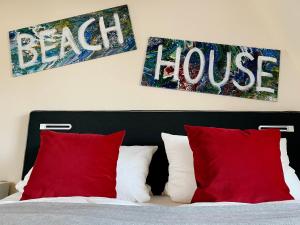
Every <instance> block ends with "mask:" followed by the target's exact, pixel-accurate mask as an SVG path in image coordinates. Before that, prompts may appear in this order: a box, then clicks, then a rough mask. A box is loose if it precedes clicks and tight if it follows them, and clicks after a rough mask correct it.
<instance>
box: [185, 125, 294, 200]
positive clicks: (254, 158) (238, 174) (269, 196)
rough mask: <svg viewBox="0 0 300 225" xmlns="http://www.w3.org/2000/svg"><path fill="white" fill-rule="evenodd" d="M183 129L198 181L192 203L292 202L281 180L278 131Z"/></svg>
mask: <svg viewBox="0 0 300 225" xmlns="http://www.w3.org/2000/svg"><path fill="white" fill-rule="evenodd" d="M185 129H186V131H187V135H188V138H189V143H190V146H191V149H192V151H193V155H194V169H195V177H196V181H197V189H196V191H195V193H194V196H193V199H192V202H221V201H226V202H246V203H258V202H266V201H280V200H290V199H293V197H292V196H291V195H290V194H289V188H288V186H287V185H286V183H285V181H284V177H283V171H282V165H281V161H280V148H279V143H280V131H279V130H275V129H272V130H237V129H223V128H211V127H200V126H188V125H186V126H185Z"/></svg>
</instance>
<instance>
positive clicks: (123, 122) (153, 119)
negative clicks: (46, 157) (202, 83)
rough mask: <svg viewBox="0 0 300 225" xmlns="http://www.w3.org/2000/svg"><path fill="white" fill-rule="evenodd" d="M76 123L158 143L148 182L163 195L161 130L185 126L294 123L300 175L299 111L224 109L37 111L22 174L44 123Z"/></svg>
mask: <svg viewBox="0 0 300 225" xmlns="http://www.w3.org/2000/svg"><path fill="white" fill-rule="evenodd" d="M44 123H63V124H66V123H67V124H72V129H71V130H70V131H63V132H79V133H100V134H108V133H111V132H115V131H118V130H122V129H125V130H126V136H125V139H124V142H123V145H158V146H159V149H158V151H157V152H156V153H155V155H154V157H153V160H152V162H151V165H150V171H149V176H148V178H147V183H148V184H149V185H150V186H151V187H152V192H153V193H154V194H160V193H161V192H162V191H163V189H164V185H165V183H166V181H167V179H168V161H167V158H166V154H165V150H164V146H163V142H162V139H161V132H168V133H171V134H181V135H182V134H185V132H184V128H183V125H184V124H191V125H203V126H214V127H225V128H239V129H249V128H254V129H257V128H258V126H259V125H293V126H294V128H295V131H294V132H291V133H288V132H282V133H281V134H282V137H286V138H287V140H288V154H289V157H290V161H291V166H292V167H293V168H294V169H295V170H296V173H297V175H298V176H299V175H300V113H299V112H221V111H33V112H31V113H30V120H29V127H28V138H27V146H26V152H25V160H24V167H23V173H22V177H24V176H25V175H26V173H27V172H28V171H29V170H30V168H31V167H32V166H33V164H34V162H35V159H36V156H37V153H38V148H39V141H40V138H39V132H40V124H44Z"/></svg>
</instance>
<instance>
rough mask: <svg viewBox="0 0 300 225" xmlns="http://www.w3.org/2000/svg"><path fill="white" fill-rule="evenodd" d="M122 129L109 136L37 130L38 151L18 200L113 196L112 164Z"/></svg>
mask: <svg viewBox="0 0 300 225" xmlns="http://www.w3.org/2000/svg"><path fill="white" fill-rule="evenodd" d="M124 135H125V131H120V132H117V133H114V134H110V135H98V134H75V133H57V132H53V131H41V134H40V138H41V142H40V149H39V153H38V156H37V159H36V162H35V165H34V168H33V171H32V174H31V176H30V179H29V181H28V184H27V186H26V187H25V189H24V193H23V195H22V198H21V200H26V199H33V198H42V197H67V196H98V197H109V198H115V197H116V189H115V187H116V166H117V160H118V155H119V148H120V145H121V144H122V141H123V137H124Z"/></svg>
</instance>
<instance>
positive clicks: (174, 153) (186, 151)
mask: <svg viewBox="0 0 300 225" xmlns="http://www.w3.org/2000/svg"><path fill="white" fill-rule="evenodd" d="M161 136H162V139H163V142H164V145H165V149H166V154H167V158H168V161H169V179H168V182H167V183H166V186H165V191H164V192H165V193H166V194H167V195H168V196H170V198H171V199H172V200H173V201H175V202H180V203H190V202H191V200H192V197H193V195H194V192H195V190H196V188H197V185H196V180H195V173H194V162H193V152H192V150H191V147H190V145H189V140H188V138H187V136H181V135H172V134H167V133H162V134H161ZM280 152H281V163H282V168H283V174H284V180H285V182H286V184H287V185H288V187H289V189H290V194H291V195H292V196H293V198H294V199H295V200H300V181H299V179H298V177H297V175H296V174H295V170H294V169H293V168H291V167H290V166H289V163H290V160H289V157H288V154H287V140H286V138H281V139H280Z"/></svg>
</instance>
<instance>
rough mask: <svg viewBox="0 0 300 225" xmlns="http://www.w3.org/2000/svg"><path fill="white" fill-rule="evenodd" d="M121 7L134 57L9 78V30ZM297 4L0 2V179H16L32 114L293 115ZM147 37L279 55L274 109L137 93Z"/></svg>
mask: <svg viewBox="0 0 300 225" xmlns="http://www.w3.org/2000/svg"><path fill="white" fill-rule="evenodd" d="M121 4H128V5H129V10H130V14H131V19H132V24H133V29H134V33H135V37H136V41H137V47H138V50H137V51H132V52H129V53H125V54H120V55H115V56H110V57H106V58H100V59H96V60H91V61H88V62H84V63H79V64H75V65H71V66H65V67H61V68H57V69H51V70H48V71H44V72H40V73H36V74H32V75H28V76H24V77H19V78H13V77H12V75H11V66H10V55H9V42H8V31H10V30H13V29H17V28H21V27H26V26H30V25H36V24H39V23H44V22H50V21H53V20H57V19H62V18H67V17H70V16H75V15H80V14H84V13H89V12H93V11H97V10H101V9H105V8H110V7H113V6H118V5H121ZM299 9H300V1H298V0H252V1H246V0H244V1H243V0H151V1H149V0H114V1H111V0H64V1H62V0H51V1H41V0H26V1H17V0H0V15H1V21H0V34H1V38H0V49H1V55H0V59H1V66H0V71H1V74H0V104H1V108H0V110H1V114H0V180H2V179H4V180H9V181H17V180H18V179H19V178H20V176H21V170H22V164H23V157H24V150H25V142H26V134H27V124H28V114H29V112H30V111H32V110H36V109H40V110H64V109H66V110H103V109H110V110H118V109H183V110H184V109H197V110H300V100H299V97H300V96H299V89H300V87H299V84H300V63H299V62H300V57H299V52H300V44H299V40H300V30H299V22H300V13H299V12H298V10H299ZM149 36H161V37H170V38H179V39H186V40H196V41H208V42H215V43H224V44H234V45H246V46H254V47H265V48H275V49H281V51H282V52H281V68H280V83H279V101H278V102H277V103H273V102H265V101H257V100H248V99H240V98H234V97H224V96H217V95H210V94H199V93H189V92H182V91H173V90H165V89H159V88H149V87H142V86H140V80H141V74H142V69H143V62H144V57H145V48H146V45H147V38H148V37H149Z"/></svg>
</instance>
